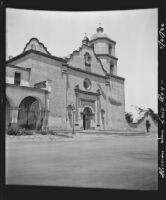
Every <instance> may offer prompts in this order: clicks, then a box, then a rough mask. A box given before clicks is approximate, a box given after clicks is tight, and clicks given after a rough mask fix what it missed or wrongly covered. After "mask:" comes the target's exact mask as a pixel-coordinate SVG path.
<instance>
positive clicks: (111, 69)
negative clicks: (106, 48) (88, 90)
mask: <svg viewBox="0 0 166 200" xmlns="http://www.w3.org/2000/svg"><path fill="white" fill-rule="evenodd" d="M113 72H114V63H113V62H112V61H111V63H110V74H111V75H112V74H113Z"/></svg>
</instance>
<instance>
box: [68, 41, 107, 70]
mask: <svg viewBox="0 0 166 200" xmlns="http://www.w3.org/2000/svg"><path fill="white" fill-rule="evenodd" d="M83 46H86V47H88V48H89V49H90V50H92V51H93V53H94V56H95V58H96V60H97V61H98V62H99V63H100V65H101V67H102V70H103V72H104V73H106V70H105V69H104V67H103V64H102V62H101V60H100V59H99V58H98V57H97V54H96V53H95V51H94V49H93V47H91V46H89V45H86V44H83V45H82V46H81V47H79V49H78V50H74V51H73V52H72V53H71V54H70V55H69V57H67V58H65V59H66V61H69V60H70V59H71V58H72V57H73V56H74V55H75V54H78V53H79V52H80V51H81V50H82V49H83Z"/></svg>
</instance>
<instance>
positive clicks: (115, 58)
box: [96, 54, 118, 60]
mask: <svg viewBox="0 0 166 200" xmlns="http://www.w3.org/2000/svg"><path fill="white" fill-rule="evenodd" d="M96 55H97V56H107V57H110V58H112V59H114V60H118V58H117V57H115V56H111V55H109V54H96Z"/></svg>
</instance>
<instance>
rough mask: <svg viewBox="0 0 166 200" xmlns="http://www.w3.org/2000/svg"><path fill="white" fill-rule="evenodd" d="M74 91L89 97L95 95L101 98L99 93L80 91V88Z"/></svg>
mask: <svg viewBox="0 0 166 200" xmlns="http://www.w3.org/2000/svg"><path fill="white" fill-rule="evenodd" d="M74 90H75V92H76V93H82V94H88V95H93V96H100V93H99V92H90V91H84V90H80V89H78V88H75V89H74Z"/></svg>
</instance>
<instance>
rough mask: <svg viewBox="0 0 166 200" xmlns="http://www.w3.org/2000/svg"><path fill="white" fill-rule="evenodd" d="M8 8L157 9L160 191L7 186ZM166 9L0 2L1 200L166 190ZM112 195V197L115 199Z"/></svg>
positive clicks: (136, 4) (139, 1)
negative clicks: (6, 93)
mask: <svg viewBox="0 0 166 200" xmlns="http://www.w3.org/2000/svg"><path fill="white" fill-rule="evenodd" d="M6 8H17V9H32V10H55V11H75V12H77V11H94V10H95V11H100V10H102V11H106V10H130V9H146V8H158V114H159V122H158V191H136V190H135V191H133V190H114V189H91V188H86V189H85V188H72V187H71V188H70V187H49V186H48V187H43V186H21V185H5V134H4V133H5V65H6V61H5V59H6V54H5V52H6V27H5V26H6V25H5V23H6ZM165 10H166V7H165V6H164V0H116V1H91V2H90V1H85V0H84V1H78V0H77V1H50V0H47V1H46V0H45V1H41V0H1V11H0V15H1V16H0V63H1V65H0V113H1V116H0V199H41V198H42V199H50V198H51V199H52V198H53V199H55V198H60V199H63V198H77V199H79V198H96V197H98V198H100V199H105V198H106V197H107V196H108V197H112V198H117V197H121V196H122V198H124V197H125V196H123V195H126V196H132V197H138V198H139V197H148V196H149V194H150V195H152V196H154V195H160V194H161V193H162V192H164V188H165V190H166V175H165V161H166V159H165V158H166V149H165V147H166V144H165V140H166V134H165V130H166V123H165V119H166V117H165V116H166V80H165V79H166V75H165V74H164V68H165V60H166V49H165V46H166V37H165V36H166V16H165ZM112 195H113V196H112Z"/></svg>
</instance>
